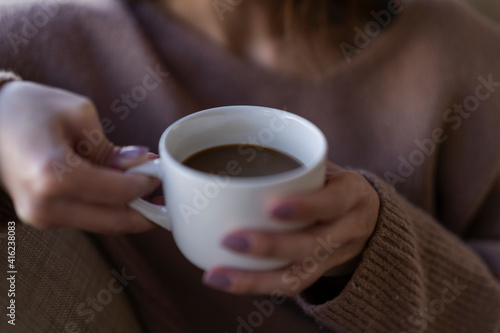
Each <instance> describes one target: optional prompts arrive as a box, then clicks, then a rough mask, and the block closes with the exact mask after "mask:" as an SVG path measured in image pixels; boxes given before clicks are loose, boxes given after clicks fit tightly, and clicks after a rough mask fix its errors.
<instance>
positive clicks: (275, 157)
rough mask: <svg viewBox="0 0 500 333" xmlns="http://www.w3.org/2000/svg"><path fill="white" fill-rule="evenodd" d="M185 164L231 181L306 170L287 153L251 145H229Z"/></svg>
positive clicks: (198, 154) (213, 148)
mask: <svg viewBox="0 0 500 333" xmlns="http://www.w3.org/2000/svg"><path fill="white" fill-rule="evenodd" d="M182 163H183V164H184V165H186V166H188V167H190V168H193V169H196V170H199V171H203V172H206V173H214V174H223V175H229V176H232V177H260V176H269V175H274V174H278V173H282V172H286V171H290V170H294V169H297V168H301V167H303V164H302V163H301V162H300V161H299V160H297V159H296V158H295V157H293V156H291V155H289V154H287V153H284V152H281V151H278V150H275V149H271V148H268V147H263V146H257V145H250V144H230V145H222V146H215V147H212V148H208V149H204V150H202V151H199V152H197V153H195V154H193V155H191V156H190V157H188V158H187V159H186V160H184V162H182Z"/></svg>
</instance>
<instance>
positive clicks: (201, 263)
mask: <svg viewBox="0 0 500 333" xmlns="http://www.w3.org/2000/svg"><path fill="white" fill-rule="evenodd" d="M227 144H254V145H259V146H265V147H269V148H274V149H277V150H279V151H282V152H286V153H288V154H290V155H292V156H294V157H295V158H296V159H298V160H299V161H301V162H302V163H303V164H304V167H302V168H298V169H295V170H291V171H287V172H283V173H280V174H276V175H269V176H262V177H252V178H244V177H231V176H230V174H231V173H233V171H234V170H235V169H236V168H237V166H235V165H234V164H231V165H230V164H228V169H227V170H226V172H223V173H222V174H218V175H215V174H208V173H204V172H201V171H198V170H194V169H192V168H189V167H187V166H185V165H183V164H182V162H183V161H184V160H185V159H186V158H188V157H189V156H191V155H193V154H195V153H197V152H199V151H201V150H204V149H206V148H210V147H215V146H219V145H227ZM159 152H160V158H159V159H156V160H153V161H149V162H146V163H145V164H142V165H140V166H137V167H135V168H132V169H130V170H128V172H138V173H142V174H146V175H150V176H154V177H158V178H160V179H161V180H162V181H163V191H164V195H165V199H166V206H159V205H153V204H151V203H148V202H146V201H144V200H141V199H137V200H135V201H133V202H131V203H130V206H131V207H133V208H134V209H136V210H137V211H138V212H140V213H141V214H143V215H144V216H145V217H147V218H148V219H150V220H151V221H153V222H155V223H157V224H159V225H160V226H162V227H164V228H166V229H168V230H171V231H172V233H173V236H174V239H175V242H176V244H177V246H178V247H179V249H180V251H181V252H182V253H183V254H184V256H185V257H186V258H188V259H189V260H190V261H191V262H192V263H193V264H194V265H196V266H198V267H199V268H201V269H208V268H213V267H220V266H224V267H231V268H236V269H249V270H271V269H275V268H279V267H282V266H284V265H286V264H287V262H286V261H283V260H277V259H268V258H255V257H250V256H247V255H244V254H238V253H235V252H232V251H230V250H228V249H226V248H224V247H223V246H222V245H221V241H222V239H223V238H224V237H225V236H227V235H228V234H229V233H230V232H232V231H235V230H242V229H257V230H265V231H281V232H283V231H292V230H297V229H298V228H303V227H305V226H307V225H308V224H310V223H312V222H314V221H300V222H297V223H293V224H290V223H283V222H281V223H280V222H277V221H275V220H273V218H271V217H270V216H269V213H268V211H267V210H266V207H267V206H266V205H268V204H269V202H270V201H271V200H273V199H275V198H280V197H286V196H291V195H296V194H303V193H307V192H311V191H315V190H318V189H320V188H321V187H322V186H323V184H324V177H325V168H326V154H327V142H326V139H325V137H324V135H323V133H322V132H321V131H320V130H319V129H318V128H317V127H316V126H314V125H313V124H312V123H311V122H309V121H308V120H306V119H304V118H302V117H299V116H297V115H295V114H292V113H289V112H286V111H282V110H276V109H271V108H264V107H256V106H227V107H220V108H215V109H210V110H205V111H200V112H197V113H194V114H191V115H189V116H187V117H184V118H182V119H180V120H178V121H176V122H175V123H173V124H172V125H171V126H170V127H168V128H167V129H166V130H165V132H164V133H163V135H162V136H161V139H160V143H159Z"/></svg>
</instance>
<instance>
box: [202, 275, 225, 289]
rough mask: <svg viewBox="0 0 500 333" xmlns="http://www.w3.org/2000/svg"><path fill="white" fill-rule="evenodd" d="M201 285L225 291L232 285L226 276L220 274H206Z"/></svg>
mask: <svg viewBox="0 0 500 333" xmlns="http://www.w3.org/2000/svg"><path fill="white" fill-rule="evenodd" d="M203 283H205V284H206V285H208V286H211V287H214V288H219V289H227V288H229V287H231V285H232V281H231V279H230V278H229V277H228V276H227V275H225V274H221V273H208V274H206V275H204V276H203Z"/></svg>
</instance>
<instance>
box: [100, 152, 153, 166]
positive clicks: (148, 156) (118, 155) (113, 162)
mask: <svg viewBox="0 0 500 333" xmlns="http://www.w3.org/2000/svg"><path fill="white" fill-rule="evenodd" d="M156 158H158V155H156V154H153V153H150V152H149V148H148V147H145V146H127V147H115V148H114V149H113V151H112V153H111V155H110V156H109V157H107V159H106V164H105V165H107V166H110V167H112V168H115V169H120V170H126V169H129V168H131V167H134V166H136V165H139V164H141V163H144V162H146V161H148V160H153V159H156Z"/></svg>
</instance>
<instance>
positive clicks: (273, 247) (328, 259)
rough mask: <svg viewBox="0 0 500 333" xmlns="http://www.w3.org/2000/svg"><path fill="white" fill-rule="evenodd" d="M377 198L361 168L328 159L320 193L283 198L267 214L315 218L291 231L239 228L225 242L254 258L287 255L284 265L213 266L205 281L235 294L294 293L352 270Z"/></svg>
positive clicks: (367, 235)
mask: <svg viewBox="0 0 500 333" xmlns="http://www.w3.org/2000/svg"><path fill="white" fill-rule="evenodd" d="M379 204H380V202H379V197H378V194H377V192H376V191H375V190H374V188H373V187H372V186H371V184H370V183H368V181H367V180H366V179H365V178H364V177H363V176H362V175H360V174H359V173H357V172H354V171H349V170H346V169H343V168H341V167H339V166H337V165H335V164H333V163H329V164H328V173H327V181H326V186H325V187H324V188H323V189H322V190H321V191H319V192H316V193H313V194H310V195H306V196H302V197H295V198H288V199H282V200H280V201H279V202H276V203H274V204H273V205H272V207H271V210H270V214H271V215H272V216H274V217H275V218H278V219H280V220H281V221H282V222H283V223H287V222H289V221H294V220H311V221H318V222H317V223H316V224H315V225H313V226H311V227H309V228H307V229H305V230H301V231H298V232H292V233H264V232H256V231H249V230H239V231H236V232H233V233H231V234H230V235H228V236H227V237H226V238H225V239H224V240H223V244H224V246H226V247H227V248H229V249H232V250H233V251H237V252H240V253H245V254H248V255H251V256H256V257H268V258H280V259H286V260H290V261H291V264H290V265H289V266H287V267H285V268H283V269H280V270H275V271H269V272H255V271H240V270H231V269H229V268H224V267H217V268H214V269H212V270H210V271H207V272H205V275H204V277H203V280H204V283H205V284H207V285H209V286H212V287H214V288H216V289H221V290H225V291H227V292H230V293H234V294H272V293H275V292H279V293H280V294H284V295H289V296H291V295H296V294H298V293H300V292H301V291H303V290H304V289H306V288H307V287H309V286H310V285H312V284H313V283H314V282H315V281H317V280H318V279H319V278H320V277H321V276H325V275H328V276H341V275H345V274H349V273H352V271H354V269H355V268H356V266H357V263H358V259H359V256H360V254H361V252H362V251H363V249H364V248H365V245H366V243H367V242H368V239H369V238H370V236H371V235H372V233H373V231H374V229H375V225H376V223H377V219H378V211H379Z"/></svg>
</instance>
